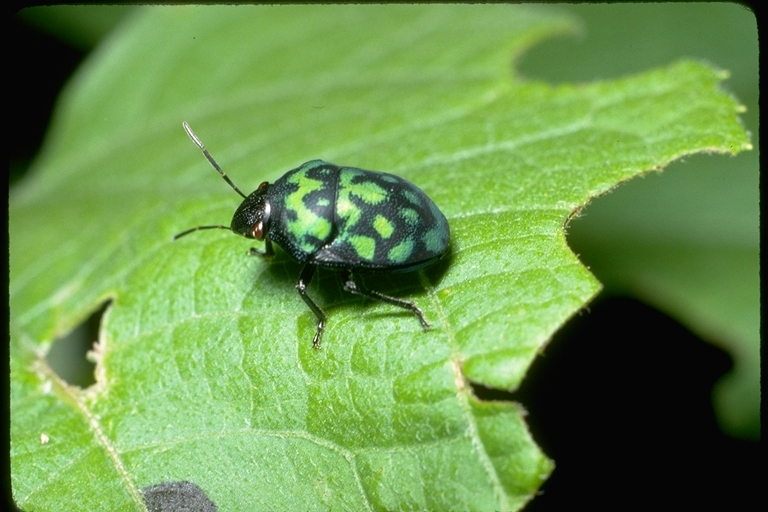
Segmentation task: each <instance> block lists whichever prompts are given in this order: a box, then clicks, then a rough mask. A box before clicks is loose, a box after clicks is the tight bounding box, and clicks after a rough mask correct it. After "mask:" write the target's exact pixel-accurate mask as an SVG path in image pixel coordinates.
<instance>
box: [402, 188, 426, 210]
mask: <svg viewBox="0 0 768 512" xmlns="http://www.w3.org/2000/svg"><path fill="white" fill-rule="evenodd" d="M403 196H404V197H405V198H406V199H407V200H408V201H410V202H411V204H415V205H416V206H421V204H422V203H421V198H420V197H419V196H417V195H416V194H414V193H413V192H411V191H410V190H403Z"/></svg>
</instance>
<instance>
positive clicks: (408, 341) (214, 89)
mask: <svg viewBox="0 0 768 512" xmlns="http://www.w3.org/2000/svg"><path fill="white" fill-rule="evenodd" d="M576 27H577V25H576V22H575V21H574V20H573V19H571V18H569V17H567V16H564V15H561V14H558V13H557V12H556V11H550V10H543V9H533V8H523V7H509V6H493V7H492V6H440V7H435V6H396V7H395V6H387V7H358V6H327V7H326V6H315V7H237V8H231V7H184V8H148V9H141V10H138V11H136V12H135V13H134V15H133V16H132V17H130V18H129V19H128V20H127V21H126V22H125V23H123V24H122V25H121V26H120V27H119V29H118V30H117V31H115V32H113V33H112V34H111V35H110V36H109V37H108V38H107V39H106V40H105V41H104V42H103V44H102V45H101V46H100V48H99V49H98V50H97V51H96V52H95V53H94V54H93V55H92V56H91V57H90V59H89V61H88V62H87V63H86V64H85V65H84V66H83V68H82V70H81V71H80V73H79V74H78V75H77V76H76V77H75V78H74V79H73V81H72V83H71V84H70V87H69V88H68V89H67V91H66V92H65V94H64V95H63V97H62V99H61V103H60V105H59V109H58V111H57V117H56V119H55V121H54V123H53V126H52V128H51V131H50V135H49V138H48V141H47V144H46V147H45V150H44V152H43V154H42V155H41V156H40V158H39V159H38V161H37V163H36V168H35V170H34V175H33V176H32V177H31V178H30V179H28V180H27V181H26V182H25V183H23V184H22V185H21V186H20V187H18V188H17V189H16V190H14V193H13V195H12V197H11V201H10V203H11V204H10V240H11V254H10V257H11V284H10V300H11V335H12V338H11V412H12V423H11V441H12V451H11V464H12V483H13V491H14V498H15V499H16V501H17V503H18V504H19V505H20V506H23V507H25V508H29V509H39V510H58V509H61V508H62V507H64V508H69V509H72V508H75V506H76V507H77V508H79V509H83V510H94V509H109V510H132V509H137V510H141V509H142V507H143V505H142V498H141V492H140V489H142V488H146V487H149V486H153V485H157V484H161V483H163V482H174V481H190V482H193V483H194V484H196V485H197V486H199V487H200V488H201V489H203V491H204V492H205V493H206V494H207V496H208V497H209V498H210V499H211V500H212V501H213V502H215V503H216V504H217V505H218V507H219V509H220V510H253V509H257V510H258V509H267V508H269V509H278V510H282V509H293V510H314V509H331V510H345V509H350V510H365V509H368V510H402V509H419V510H423V509H427V510H448V509H454V510H516V509H519V508H521V507H522V506H523V504H524V503H525V502H527V501H528V500H529V499H531V497H532V496H533V495H534V494H535V493H536V491H537V489H538V488H539V486H540V485H541V483H542V482H543V481H544V480H545V479H546V477H547V476H548V474H549V473H550V472H551V470H552V463H551V462H550V461H549V460H548V459H547V458H546V457H545V456H544V455H543V454H542V453H541V452H540V451H539V449H538V448H537V447H536V445H535V444H534V442H533V440H532V439H531V436H530V434H529V433H528V431H527V427H526V425H525V422H524V419H523V410H522V407H521V406H519V405H517V404H514V403H506V402H483V401H480V400H478V399H477V398H475V397H474V395H473V393H472V387H471V384H472V383H479V384H483V385H485V386H490V387H497V388H503V389H514V388H516V387H517V386H518V385H519V383H520V382H521V380H522V379H523V377H524V375H525V372H526V370H527V368H528V367H529V365H530V364H531V361H532V360H533V358H534V357H535V356H536V354H537V353H538V352H539V351H540V350H541V349H542V347H543V345H544V344H545V343H546V342H547V340H548V339H549V338H550V337H551V335H552V333H553V332H554V331H555V330H556V329H557V328H558V327H559V326H560V325H562V324H563V322H565V320H567V318H568V317H570V316H571V315H573V314H574V313H575V312H576V311H577V310H578V309H579V308H581V307H583V306H584V304H586V303H587V302H588V301H589V299H590V298H591V297H593V296H594V295H595V294H596V293H597V291H598V289H599V285H598V283H597V281H596V280H595V279H594V278H593V277H592V276H591V275H590V274H589V273H588V271H587V270H586V269H585V268H584V267H583V266H582V265H581V264H580V263H579V262H578V260H577V259H576V257H575V256H574V255H573V253H572V252H571V251H570V250H569V249H568V247H567V245H566V243H565V237H564V231H563V227H564V225H565V224H566V222H567V221H568V219H570V218H571V217H572V216H573V215H575V214H576V213H577V212H578V211H579V209H580V208H581V207H583V205H584V204H586V203H587V202H588V201H589V200H590V199H591V198H593V197H595V196H597V195H599V194H602V193H604V192H606V191H608V190H610V189H611V188H612V187H614V186H615V185H616V184H618V183H619V182H621V181H624V180H627V179H629V178H631V177H633V176H636V175H638V174H640V173H643V172H647V171H649V170H652V169H659V168H661V167H663V166H664V165H666V164H668V163H669V162H671V161H672V160H674V159H676V158H680V157H681V156H683V155H687V154H691V153H695V152H701V151H706V152H730V153H735V152H738V151H740V150H743V149H746V148H748V147H749V142H748V139H747V137H746V134H745V133H744V130H743V128H742V127H741V126H740V124H739V122H738V120H737V117H736V114H737V113H738V112H739V108H740V107H739V105H738V104H737V103H736V102H735V101H734V100H733V98H731V97H730V96H729V95H727V94H725V93H723V92H722V91H721V90H720V89H719V85H718V84H719V82H720V80H722V79H723V78H724V77H725V74H724V73H723V72H721V71H717V70H713V69H712V68H710V67H708V66H706V65H703V64H700V63H696V62H691V61H688V62H680V63H677V64H673V65H670V66H667V67H665V68H661V69H657V70H653V71H650V72H647V73H644V74H640V75H636V76H631V77H627V78H624V79H621V80H615V81H610V82H603V83H595V84H586V85H579V86H574V85H567V84H566V85H561V86H558V87H553V86H551V85H549V84H547V83H536V82H526V81H524V80H522V79H520V78H519V77H517V76H516V75H515V73H514V70H513V69H512V68H511V67H510V63H512V62H514V58H516V57H517V56H519V55H520V54H521V53H522V52H524V51H525V50H526V49H527V48H529V47H530V46H531V45H532V44H534V43H536V42H537V41H539V40H541V39H543V38H546V37H552V36H553V35H556V34H561V33H567V32H569V31H573V30H574V29H575V28H576ZM182 120H186V121H189V122H190V124H191V125H192V127H193V128H194V129H195V130H196V132H197V134H198V135H199V136H200V137H201V139H202V140H203V141H204V142H205V143H206V145H207V147H208V148H209V149H210V150H211V152H212V153H213V154H214V155H215V157H216V158H217V160H218V161H219V163H220V164H221V165H222V166H223V167H224V168H225V170H226V171H227V173H228V174H229V175H230V177H232V179H233V180H234V181H235V182H236V183H237V184H238V185H239V186H240V188H242V189H244V190H245V189H249V190H252V189H254V188H255V187H256V185H257V184H258V183H260V182H261V181H263V180H274V179H276V178H278V177H279V176H280V175H281V174H282V173H284V172H285V171H286V170H288V169H291V168H293V167H296V166H297V165H299V164H301V163H302V162H304V161H306V160H309V159H313V158H323V159H326V160H329V161H332V162H335V163H338V164H342V165H352V166H356V167H361V168H366V169H377V170H383V171H388V172H394V173H396V174H399V175H402V176H403V177H405V178H407V179H409V180H411V181H413V182H415V183H416V184H418V185H419V186H420V187H421V188H423V189H424V190H425V192H427V194H429V196H430V197H432V199H434V201H435V202H436V203H437V204H438V205H439V206H440V208H441V209H442V210H443V212H444V213H445V214H446V216H447V217H448V219H449V222H450V224H451V229H452V254H451V256H450V257H449V258H447V259H446V260H445V261H443V262H441V263H440V264H438V265H435V266H433V267H431V268H428V269H426V270H424V271H420V272H418V273H415V274H411V275H408V274H405V275H394V276H387V275H383V276H369V277H368V278H367V279H366V283H367V284H368V286H369V287H371V288H375V289H376V290H379V291H382V292H384V293H388V294H392V295H396V296H400V297H406V298H412V299H414V300H416V301H417V302H418V304H419V305H420V306H421V308H422V309H423V310H424V312H425V314H426V316H427V318H428V319H429V320H430V321H431V323H432V324H433V328H432V329H431V330H430V331H429V332H427V333H424V332H423V331H422V330H421V328H420V326H419V324H418V322H417V321H416V320H415V319H414V318H413V315H410V314H406V313H403V312H401V311H399V310H394V311H393V308H392V307H391V306H388V305H386V304H378V303H371V302H370V301H365V300H360V299H358V298H356V297H352V296H349V295H347V294H345V293H344V292H343V291H342V290H341V282H340V280H339V279H338V277H337V276H336V275H335V274H334V273H333V272H329V271H325V272H323V271H321V272H320V275H319V276H318V277H316V279H315V281H313V283H312V286H311V287H310V290H309V292H310V294H312V296H313V297H314V298H315V299H316V300H317V301H318V302H319V303H320V304H321V305H322V306H323V307H324V308H325V309H326V311H327V312H328V313H329V320H328V325H327V329H326V334H325V336H324V347H323V349H322V350H320V351H317V350H314V349H313V348H312V344H311V339H312V334H313V333H314V329H315V319H314V316H313V315H312V313H311V312H310V311H309V310H308V309H307V308H306V306H305V305H304V303H303V302H302V301H301V299H300V298H299V297H298V296H297V294H296V292H295V290H294V283H295V280H296V279H297V277H298V274H299V270H300V267H299V266H298V265H296V264H294V263H293V262H291V261H290V260H288V259H287V257H286V256H285V255H278V257H277V258H276V260H275V261H274V262H272V264H266V263H264V262H263V261H260V260H258V259H255V258H250V257H248V256H247V255H246V251H247V248H248V247H249V246H250V245H249V243H248V242H247V241H245V240H243V239H241V238H238V237H235V236H233V235H232V234H231V233H227V232H223V231H222V232H215V231H213V232H212V231H208V232H200V233H196V234H193V235H190V236H188V237H185V238H183V239H181V240H179V241H177V242H171V237H172V236H173V235H174V234H176V233H179V232H180V231H183V230H184V229H186V228H189V227H192V226H195V225H200V224H227V223H228V220H229V218H230V216H231V214H232V212H233V211H234V209H235V208H236V206H237V204H238V197H237V196H236V195H235V194H234V192H232V191H231V190H230V189H229V188H228V187H227V186H226V184H224V183H222V182H221V180H220V179H219V177H218V176H217V175H216V174H215V173H214V172H213V171H212V170H211V169H210V168H208V166H207V164H206V162H205V161H204V160H203V159H202V158H201V156H200V154H199V152H198V151H197V150H196V149H195V147H194V146H193V145H192V144H191V142H190V141H189V140H188V139H187V138H186V136H185V135H184V133H183V131H182V130H181V121H182ZM105 300H111V301H112V303H111V306H110V308H109V309H108V312H107V314H106V315H105V317H104V319H103V322H102V327H101V331H100V336H99V343H98V348H97V350H96V353H95V357H96V359H97V361H98V365H97V373H96V374H97V383H96V385H94V386H92V387H91V388H88V389H86V390H81V389H79V388H77V387H74V386H70V385H68V384H67V383H66V382H64V381H63V380H62V379H60V378H59V377H58V376H57V375H56V374H55V373H54V372H53V370H52V369H51V367H50V366H49V365H48V363H47V361H46V359H45V354H46V351H47V350H48V348H49V346H50V344H51V343H52V341H53V340H54V339H56V338H57V337H61V336H62V335H64V334H66V333H67V332H68V331H70V330H71V329H72V328H73V327H75V326H76V325H77V324H78V323H80V322H81V321H82V320H83V319H84V318H86V317H87V316H88V315H89V314H90V313H91V312H93V311H95V310H97V309H98V308H99V306H100V304H101V303H103V301H105ZM94 489H97V490H98V492H94Z"/></svg>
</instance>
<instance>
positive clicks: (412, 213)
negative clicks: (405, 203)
mask: <svg viewBox="0 0 768 512" xmlns="http://www.w3.org/2000/svg"><path fill="white" fill-rule="evenodd" d="M399 215H400V217H402V218H403V220H405V222H406V224H408V225H409V226H414V225H416V224H418V222H419V221H420V220H421V217H420V216H419V212H417V211H416V210H411V209H410V208H403V209H402V210H400V212H399Z"/></svg>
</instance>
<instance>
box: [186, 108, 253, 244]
mask: <svg viewBox="0 0 768 512" xmlns="http://www.w3.org/2000/svg"><path fill="white" fill-rule="evenodd" d="M181 125H182V126H183V127H184V131H185V132H187V135H189V138H190V139H192V142H194V143H195V146H197V147H199V148H200V151H202V152H203V156H205V158H206V159H207V160H208V161H209V162H210V163H211V165H212V166H213V168H214V169H216V170H217V171H219V174H221V177H222V178H224V181H226V182H227V183H229V186H230V187H232V188H233V189H234V191H235V192H237V193H238V194H240V195H241V196H242V197H243V199H245V198H246V195H245V194H243V193H242V192H240V189H239V188H237V186H235V184H234V183H232V180H231V179H229V176H227V173H225V172H224V171H222V170H221V167H219V164H218V163H216V160H214V159H213V157H212V156H211V154H210V153H209V152H208V150H207V149H205V146H204V145H203V142H202V141H201V140H200V139H198V138H197V135H195V132H193V131H192V128H190V127H189V125H188V124H187V122H186V121H184V122H183V123H181ZM209 227H210V226H207V227H206V228H209ZM226 229H229V228H226ZM184 234H186V233H184Z"/></svg>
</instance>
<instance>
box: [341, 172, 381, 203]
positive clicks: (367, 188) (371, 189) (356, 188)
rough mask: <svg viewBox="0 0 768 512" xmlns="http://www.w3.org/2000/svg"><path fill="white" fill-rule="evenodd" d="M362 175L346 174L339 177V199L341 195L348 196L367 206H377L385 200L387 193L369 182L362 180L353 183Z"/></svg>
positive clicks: (356, 173)
mask: <svg viewBox="0 0 768 512" xmlns="http://www.w3.org/2000/svg"><path fill="white" fill-rule="evenodd" d="M359 176H362V173H358V172H348V173H344V174H342V175H341V178H340V179H339V197H341V196H342V194H349V195H350V196H356V197H359V198H360V199H362V200H363V202H365V203H366V204H368V205H375V204H379V203H381V202H382V201H384V200H386V199H387V191H386V190H385V189H383V188H381V187H380V186H378V185H377V184H376V183H374V182H373V181H371V180H367V179H365V180H362V181H359V180H358V181H357V182H353V180H354V179H355V178H357V177H359Z"/></svg>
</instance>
